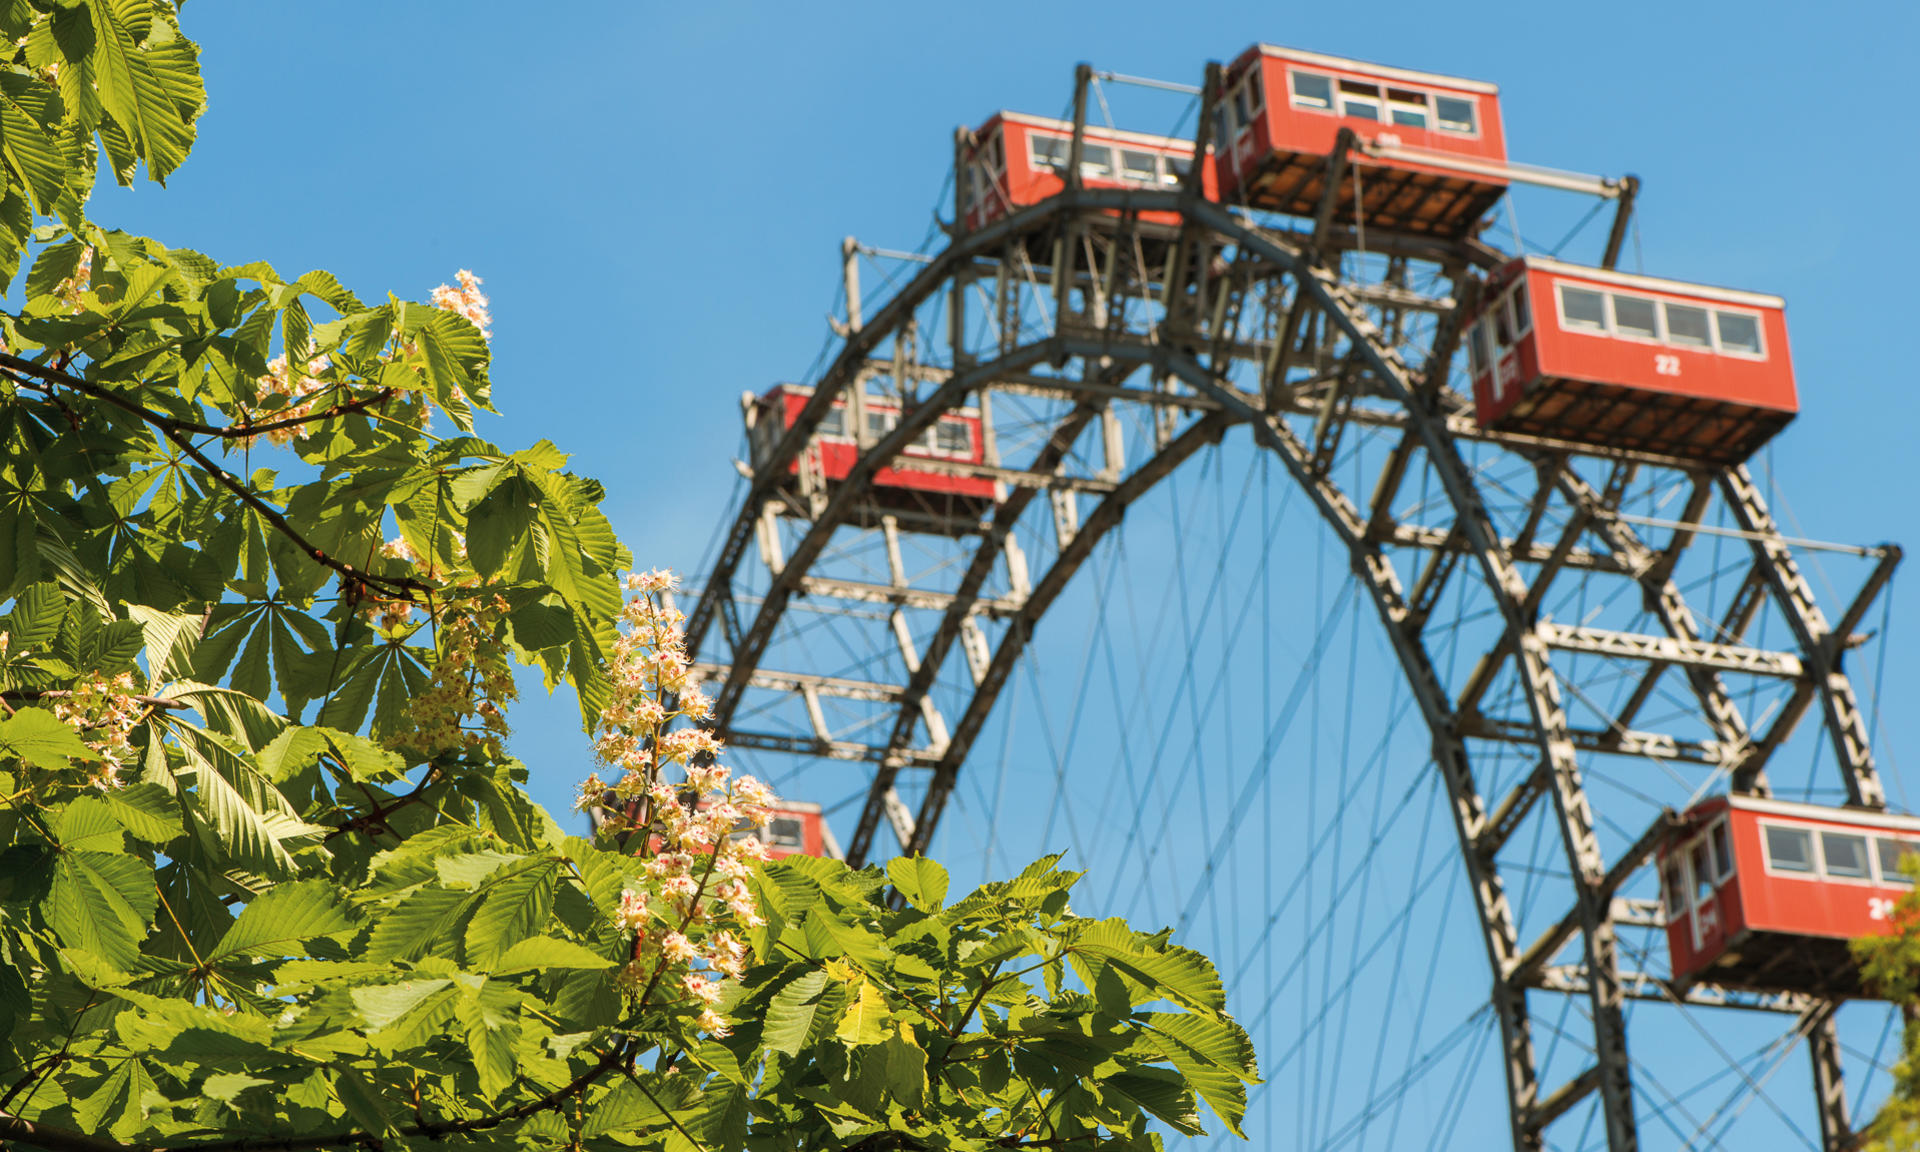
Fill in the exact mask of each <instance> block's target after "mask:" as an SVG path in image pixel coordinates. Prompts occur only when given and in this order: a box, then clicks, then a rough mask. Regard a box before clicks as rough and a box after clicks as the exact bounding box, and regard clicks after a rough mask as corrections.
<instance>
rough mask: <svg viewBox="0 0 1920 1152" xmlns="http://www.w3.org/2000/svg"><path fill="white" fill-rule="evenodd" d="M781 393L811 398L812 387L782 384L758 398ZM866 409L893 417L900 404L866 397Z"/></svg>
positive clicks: (956, 411)
mask: <svg viewBox="0 0 1920 1152" xmlns="http://www.w3.org/2000/svg"><path fill="white" fill-rule="evenodd" d="M782 393H784V394H787V395H792V396H811V395H813V385H811V384H791V383H786V382H782V383H779V384H775V385H774V386H773V387H772V388H769V389H767V390H766V391H765V392H762V393H761V394H760V398H761V399H762V400H767V399H770V398H772V397H773V396H776V395H779V394H782ZM841 396H842V399H843V400H844V398H845V393H844V392H843V393H842V394H841ZM840 402H841V401H838V400H836V401H835V402H834V403H835V406H836V407H837V406H838V405H839V404H840ZM867 407H868V408H870V409H873V410H875V411H879V412H891V413H893V414H894V415H895V416H898V415H899V414H900V403H899V401H897V400H883V399H881V398H880V397H878V396H869V397H867ZM944 415H947V416H970V417H973V418H974V419H978V418H979V416H980V409H979V408H977V407H975V408H949V409H947V410H946V412H945V413H944Z"/></svg>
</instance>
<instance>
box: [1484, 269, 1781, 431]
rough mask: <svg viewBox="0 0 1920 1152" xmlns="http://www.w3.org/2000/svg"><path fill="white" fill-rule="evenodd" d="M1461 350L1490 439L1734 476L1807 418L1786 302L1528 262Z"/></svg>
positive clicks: (1492, 297)
mask: <svg viewBox="0 0 1920 1152" xmlns="http://www.w3.org/2000/svg"><path fill="white" fill-rule="evenodd" d="M1465 339H1466V345H1467V365H1468V371H1469V372H1470V373H1471V374H1472V377H1473V398H1474V410H1475V412H1476V413H1477V415H1478V416H1479V420H1480V425H1481V427H1483V428H1491V429H1497V430H1499V431H1505V432H1523V433H1528V434H1531V435H1536V436H1546V437H1551V438H1553V439H1558V440H1571V441H1574V442H1577V443H1582V444H1595V445H1600V446H1604V447H1613V448H1627V449H1638V450H1641V451H1647V452H1657V453H1661V454H1664V455H1669V456H1678V457H1682V458H1685V459H1688V460H1697V461H1700V462H1702V463H1706V464H1717V465H1728V464H1737V463H1739V462H1741V461H1743V460H1745V459H1746V458H1747V457H1748V456H1750V455H1752V454H1753V452H1754V451H1755V450H1756V449H1758V448H1759V447H1760V446H1761V445H1762V444H1764V443H1766V442H1767V440H1769V439H1770V438H1772V436H1773V435H1774V433H1776V432H1778V431H1780V429H1782V428H1784V427H1786V425H1787V423H1788V422H1789V421H1790V420H1792V419H1793V415H1794V412H1795V411H1796V410H1797V408H1798V400H1797V398H1796V395H1795V392H1794V386H1793V362H1792V360H1791V359H1790V358H1789V356H1788V354H1787V320H1786V313H1785V304H1784V302H1782V301H1781V299H1780V298H1779V297H1778V296H1762V295H1760V294H1758V293H1754V292H1735V291H1732V290H1729V289H1724V288H1708V287H1704V286H1702V285H1698V284H1681V283H1678V282H1676V281H1672V280H1659V279H1655V278H1654V277H1652V276H1633V275H1629V274H1627V273H1624V272H1609V271H1604V270H1602V269H1598V268H1582V267H1579V266H1577V265H1572V264H1561V263H1559V262H1557V261H1553V260H1547V259H1544V258H1542V257H1538V256H1527V257H1524V258H1522V259H1519V260H1515V261H1513V262H1512V263H1510V264H1508V265H1507V266H1506V267H1505V268H1503V269H1501V270H1500V271H1499V272H1498V273H1496V274H1495V275H1494V277H1493V279H1492V282H1491V283H1490V285H1489V287H1488V290H1487V293H1486V297H1485V300H1484V301H1483V303H1482V306H1481V308H1480V311H1479V314H1478V315H1477V316H1476V317H1475V318H1474V320H1473V321H1472V322H1470V324H1469V325H1468V328H1467V332H1466V337H1465Z"/></svg>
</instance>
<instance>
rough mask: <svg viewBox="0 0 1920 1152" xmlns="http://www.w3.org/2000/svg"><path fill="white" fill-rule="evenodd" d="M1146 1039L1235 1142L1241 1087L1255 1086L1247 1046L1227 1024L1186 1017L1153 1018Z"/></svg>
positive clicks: (1242, 1105)
mask: <svg viewBox="0 0 1920 1152" xmlns="http://www.w3.org/2000/svg"><path fill="white" fill-rule="evenodd" d="M1147 1026H1148V1028H1149V1029H1150V1031H1149V1032H1147V1034H1146V1039H1147V1041H1148V1042H1149V1043H1151V1044H1152V1045H1153V1046H1154V1047H1155V1048H1157V1049H1159V1050H1160V1052H1161V1054H1162V1055H1164V1056H1165V1057H1166V1058H1167V1060H1168V1061H1169V1062H1170V1063H1171V1064H1172V1065H1173V1066H1174V1068H1175V1069H1176V1070H1177V1071H1179V1073H1180V1074H1181V1075H1182V1076H1185V1077H1186V1078H1187V1082H1188V1083H1190V1084H1192V1085H1193V1088H1194V1091H1195V1092H1197V1093H1199V1095H1200V1098H1201V1099H1202V1100H1204V1101H1206V1103H1207V1106H1208V1107H1209V1108H1212V1109H1213V1111H1214V1114H1215V1115H1217V1116H1219V1117H1220V1119H1221V1122H1222V1123H1224V1124H1226V1126H1227V1128H1228V1130H1229V1131H1231V1132H1232V1133H1233V1134H1234V1135H1235V1136H1241V1137H1244V1136H1245V1135H1246V1133H1244V1132H1242V1131H1241V1130H1240V1121H1241V1120H1242V1119H1243V1118H1244V1117H1245V1116H1246V1114H1247V1085H1248V1084H1257V1083H1259V1073H1258V1070H1257V1068H1256V1065H1255V1063H1254V1055H1253V1043H1252V1041H1250V1040H1248V1039H1247V1034H1246V1032H1245V1031H1243V1030H1242V1029H1241V1027H1240V1025H1238V1024H1236V1023H1234V1022H1233V1021H1232V1020H1229V1019H1220V1020H1209V1019H1206V1018H1204V1017H1200V1016H1194V1015H1191V1014H1187V1013H1175V1012H1153V1013H1149V1014H1148V1016H1147Z"/></svg>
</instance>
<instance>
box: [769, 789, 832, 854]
mask: <svg viewBox="0 0 1920 1152" xmlns="http://www.w3.org/2000/svg"><path fill="white" fill-rule="evenodd" d="M825 828H826V818H825V817H823V816H822V815H821V814H820V805H818V804H807V803H803V802H801V801H798V800H781V801H778V802H777V803H775V804H774V805H773V807H772V808H770V809H768V810H767V822H766V823H765V824H762V825H761V826H760V827H759V828H757V829H756V830H755V831H754V832H753V835H754V836H755V837H757V838H758V839H759V840H760V841H761V842H762V843H763V844H765V845H766V846H767V859H769V860H779V859H781V858H782V857H786V856H825V855H827V837H826V831H825Z"/></svg>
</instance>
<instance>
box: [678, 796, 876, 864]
mask: <svg viewBox="0 0 1920 1152" xmlns="http://www.w3.org/2000/svg"><path fill="white" fill-rule="evenodd" d="M711 803H712V802H711V801H707V800H702V801H701V802H700V805H699V807H700V808H701V810H703V811H704V810H705V809H706V808H707V807H708V806H709V805H710V804H711ZM732 839H735V840H758V841H760V842H761V843H762V844H765V845H766V847H767V859H769V860H778V859H780V858H781V857H783V856H833V857H835V858H838V856H839V854H840V846H839V844H837V843H836V842H835V841H834V839H833V834H832V833H831V832H829V831H828V830H827V823H826V818H825V817H824V816H822V815H821V814H820V805H818V804H809V803H807V802H806V801H804V800H775V801H774V802H773V804H772V806H771V807H769V808H768V809H767V821H766V823H764V824H757V825H747V824H742V825H741V826H739V828H738V829H737V830H736V831H735V832H734V833H733V836H732ZM650 843H651V844H652V846H653V851H655V852H658V851H660V849H661V848H662V847H663V844H662V840H661V837H660V836H658V835H655V836H653V837H651V838H650ZM702 851H704V849H702Z"/></svg>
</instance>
